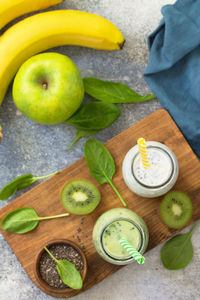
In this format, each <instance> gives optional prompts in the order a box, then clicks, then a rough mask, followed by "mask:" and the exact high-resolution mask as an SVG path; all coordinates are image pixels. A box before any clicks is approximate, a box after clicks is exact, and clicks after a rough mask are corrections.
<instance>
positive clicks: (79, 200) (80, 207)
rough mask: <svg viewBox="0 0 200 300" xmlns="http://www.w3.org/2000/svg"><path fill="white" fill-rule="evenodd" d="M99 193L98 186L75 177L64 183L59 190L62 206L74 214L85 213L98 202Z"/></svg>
mask: <svg viewBox="0 0 200 300" xmlns="http://www.w3.org/2000/svg"><path fill="white" fill-rule="evenodd" d="M100 200H101V194H100V192H99V190H98V188H97V187H96V186H95V185H94V184H93V183H92V182H90V181H88V180H85V179H75V180H72V181H69V182H68V183H66V184H65V185H64V187H63V189H62V191H61V202H62V204H63V206H64V208H65V209H66V210H67V211H69V212H70V213H72V214H75V215H87V214H89V213H91V212H92V211H93V210H94V209H95V208H96V207H97V205H98V204H99V202H100Z"/></svg>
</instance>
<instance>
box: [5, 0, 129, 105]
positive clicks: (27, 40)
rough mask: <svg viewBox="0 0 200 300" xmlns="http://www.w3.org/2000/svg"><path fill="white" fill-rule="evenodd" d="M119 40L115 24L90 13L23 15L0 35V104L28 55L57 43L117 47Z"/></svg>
mask: <svg viewBox="0 0 200 300" xmlns="http://www.w3.org/2000/svg"><path fill="white" fill-rule="evenodd" d="M33 1H34V0H33ZM123 43H124V37H123V35H122V34H121V32H120V31H119V30H118V29H117V27H116V26H115V25H113V24H112V23H111V22H110V21H108V20H107V19H105V18H103V17H100V16H98V15H95V14H92V13H87V12H82V11H74V10H55V11H50V12H44V13H40V14H36V15H34V16H31V17H29V18H26V19H24V20H23V21H21V22H19V23H17V24H15V25H14V26H12V27H10V28H9V29H8V30H7V31H5V32H4V34H3V35H2V36H1V37H0V66H1V67H0V104H1V103H2V101H3V98H4V96H5V93H6V91H7V88H8V85H9V83H10V82H11V80H12V78H13V77H14V75H15V73H16V72H17V70H18V68H19V67H20V65H21V64H22V63H23V62H24V61H25V60H27V59H28V58H29V57H31V56H32V55H35V54H37V53H39V52H41V51H44V50H47V49H49V48H52V47H56V46H61V45H77V46H85V47H90V48H95V49H100V50H117V49H121V48H122V46H123Z"/></svg>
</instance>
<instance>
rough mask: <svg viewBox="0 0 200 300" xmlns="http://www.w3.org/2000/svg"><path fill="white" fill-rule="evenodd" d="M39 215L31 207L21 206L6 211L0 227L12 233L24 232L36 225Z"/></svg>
mask: <svg viewBox="0 0 200 300" xmlns="http://www.w3.org/2000/svg"><path fill="white" fill-rule="evenodd" d="M38 222H39V217H38V215H37V213H36V211H35V210H34V209H33V208H31V207H22V208H18V209H15V210H13V211H11V212H10V213H8V214H7V215H6V216H5V217H4V218H3V220H2V222H1V227H2V228H3V229H4V230H6V231H9V232H13V233H18V234H22V233H26V232H28V231H31V230H33V229H35V227H37V225H38Z"/></svg>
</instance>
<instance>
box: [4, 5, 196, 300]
mask: <svg viewBox="0 0 200 300" xmlns="http://www.w3.org/2000/svg"><path fill="white" fill-rule="evenodd" d="M173 2H174V1H170V0H168V1H167V0H99V1H98V0H82V1H79V0H68V1H65V2H64V3H63V4H60V5H59V6H58V8H66V9H79V10H87V11H90V12H94V13H98V14H100V15H102V16H104V17H106V18H108V19H109V20H111V21H112V22H113V23H115V24H116V25H117V26H118V27H119V28H120V30H121V31H122V32H123V34H124V36H125V37H126V44H125V47H124V49H123V50H122V51H118V52H117V51H116V52H101V51H95V50H91V49H86V48H79V47H60V48H57V49H55V50H56V51H57V52H60V53H63V54H66V55H68V56H69V57H70V58H72V59H73V60H74V62H75V63H76V64H77V66H78V68H79V69H80V71H81V73H82V75H83V76H97V77H99V78H102V79H108V80H113V81H115V80H116V81H121V82H124V83H126V84H128V85H129V86H130V87H132V88H133V89H134V90H136V91H138V92H141V93H146V92H149V88H148V86H147V85H146V84H145V82H144V80H143V79H142V74H143V71H144V70H145V67H146V65H147V62H148V49H147V43H146V39H147V36H148V34H149V33H150V32H151V31H152V30H153V29H154V28H155V27H156V26H157V25H158V23H159V20H160V18H161V13H160V8H161V6H162V5H164V4H167V3H169V4H172V3H173ZM55 50H54V51H55ZM160 107H161V106H160V104H159V102H158V101H157V100H153V101H151V102H149V103H143V104H127V105H120V109H121V117H120V118H119V119H118V120H117V122H115V123H114V124H113V125H112V126H110V127H109V128H107V129H105V130H103V131H101V132H100V133H99V134H98V135H97V136H96V137H97V138H98V139H99V140H101V141H102V142H105V141H107V140H108V139H110V138H112V137H113V136H115V135H116V134H118V133H120V132H121V131H123V130H124V129H126V128H128V127H129V126H131V125H132V124H134V123H136V122H137V121H138V120H140V119H142V118H144V117H146V116H147V115H149V114H150V113H152V112H153V111H155V110H157V109H159V108H160ZM0 123H1V124H2V126H3V130H4V139H3V141H2V143H1V145H0V162H1V166H0V186H1V187H2V186H3V185H4V184H6V183H7V182H8V181H10V180H11V179H13V178H14V177H16V176H18V175H21V174H23V173H29V172H31V173H33V174H35V175H42V174H48V173H51V172H53V171H55V170H59V169H62V168H64V167H66V166H67V165H69V164H71V163H72V162H74V161H76V160H77V159H78V158H80V157H81V156H83V145H84V142H85V141H84V140H82V141H79V142H78V143H77V144H76V146H74V147H73V148H72V149H71V151H69V152H66V148H67V146H68V145H69V143H70V142H71V141H72V139H73V137H74V134H75V131H74V129H73V128H71V127H70V126H66V125H58V126H42V125H39V124H35V123H33V122H32V121H30V120H28V119H27V118H26V117H24V116H23V115H22V114H21V113H20V112H19V111H18V110H17V109H16V107H15V106H14V104H13V101H12V95H11V89H9V91H8V93H7V96H6V99H5V100H4V102H3V105H2V107H1V109H0ZM23 192H24V191H23ZM23 192H17V193H16V195H15V196H14V197H12V198H10V199H9V200H8V201H6V202H1V203H0V207H3V206H5V205H6V204H7V203H9V202H10V201H12V200H13V199H14V198H16V197H17V196H19V195H20V194H22V193H23ZM187 230H188V229H187ZM187 230H186V231H187ZM199 233H200V228H198V229H197V230H196V232H195V234H194V236H193V244H194V250H195V251H194V258H193V261H192V263H191V264H190V265H189V266H188V267H187V268H185V269H184V270H180V271H167V270H166V269H164V268H163V266H162V265H161V261H160V246H158V247H156V248H155V249H153V250H152V251H150V252H149V253H147V254H146V258H147V262H146V264H145V265H143V266H139V265H137V264H132V265H129V266H126V267H124V268H123V269H121V270H120V271H118V272H117V273H115V274H114V275H113V276H111V277H109V278H107V279H105V280H104V281H103V282H101V283H100V284H98V285H96V286H95V287H93V288H92V289H90V290H88V291H86V292H85V293H83V294H81V295H79V296H76V298H75V299H77V300H83V299H95V300H101V299H105V300H108V299H109V300H120V299H124V300H131V299H136V300H156V299H162V300H168V299H170V300H196V299H200V290H199V284H200V280H199V278H200V277H199V268H200V254H199V248H200V237H199ZM0 299H1V300H11V299H12V300H27V299H29V300H48V299H49V300H50V299H53V298H51V297H50V296H48V295H46V294H44V293H43V292H41V291H40V290H39V289H38V288H37V287H36V286H35V285H34V284H33V283H32V281H31V280H30V279H29V277H28V276H27V274H26V273H25V271H24V270H23V268H22V267H21V265H20V263H19V262H18V260H17V259H16V257H15V255H14V254H13V252H12V251H11V249H10V247H9V246H8V244H7V243H6V241H5V240H4V238H3V236H2V235H0Z"/></svg>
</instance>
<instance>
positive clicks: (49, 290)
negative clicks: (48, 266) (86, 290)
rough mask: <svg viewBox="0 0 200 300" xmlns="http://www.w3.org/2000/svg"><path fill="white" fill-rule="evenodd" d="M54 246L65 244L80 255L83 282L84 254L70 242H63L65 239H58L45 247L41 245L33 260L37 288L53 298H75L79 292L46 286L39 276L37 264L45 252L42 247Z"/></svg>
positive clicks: (85, 263) (85, 268) (85, 271)
mask: <svg viewBox="0 0 200 300" xmlns="http://www.w3.org/2000/svg"><path fill="white" fill-rule="evenodd" d="M55 244H66V245H69V246H72V247H73V248H75V249H76V250H77V251H78V252H79V253H80V254H81V257H82V260H83V273H82V279H83V282H84V280H85V277H86V273H87V260H86V257H85V254H84V253H83V251H82V250H81V249H80V248H79V247H78V246H77V245H76V244H75V243H73V242H72V241H69V240H65V239H60V240H57V239H55V240H52V241H50V242H47V243H46V244H45V245H43V247H42V248H41V249H40V250H39V252H38V254H37V256H36V260H35V264H34V275H35V278H36V280H37V283H38V286H39V288H40V289H41V290H42V291H43V292H45V293H46V294H48V295H51V296H53V297H57V298H68V297H72V296H75V295H76V294H78V293H79V292H80V291H81V290H74V289H71V288H64V289H57V288H53V287H51V286H50V285H48V283H46V282H45V281H44V280H43V279H42V277H41V275H40V271H39V263H40V258H41V255H42V254H43V252H44V251H45V249H44V247H49V246H52V245H55Z"/></svg>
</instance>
